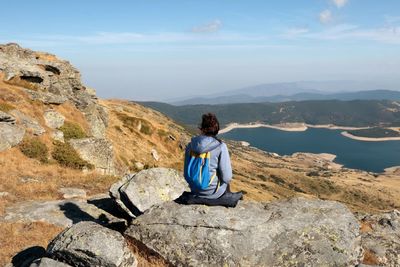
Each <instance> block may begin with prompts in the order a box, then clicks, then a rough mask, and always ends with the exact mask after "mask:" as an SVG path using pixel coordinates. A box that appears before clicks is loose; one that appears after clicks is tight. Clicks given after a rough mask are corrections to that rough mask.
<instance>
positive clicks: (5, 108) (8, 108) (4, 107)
mask: <svg viewBox="0 0 400 267" xmlns="http://www.w3.org/2000/svg"><path fill="white" fill-rule="evenodd" d="M13 109H15V107H14V106H12V105H10V104H8V103H6V102H1V103H0V110H1V111H3V112H9V111H11V110H13Z"/></svg>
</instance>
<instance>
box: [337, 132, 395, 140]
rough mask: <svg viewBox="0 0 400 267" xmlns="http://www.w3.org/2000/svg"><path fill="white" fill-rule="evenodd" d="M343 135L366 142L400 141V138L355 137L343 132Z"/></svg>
mask: <svg viewBox="0 0 400 267" xmlns="http://www.w3.org/2000/svg"><path fill="white" fill-rule="evenodd" d="M341 135H343V136H345V137H347V138H351V139H354V140H358V141H364V142H384V141H400V137H363V136H357V135H353V134H351V133H349V132H347V131H343V132H341Z"/></svg>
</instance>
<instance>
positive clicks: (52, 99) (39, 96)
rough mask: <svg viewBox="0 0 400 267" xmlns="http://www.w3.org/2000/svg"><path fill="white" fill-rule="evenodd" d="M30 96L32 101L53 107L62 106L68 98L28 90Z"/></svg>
mask: <svg viewBox="0 0 400 267" xmlns="http://www.w3.org/2000/svg"><path fill="white" fill-rule="evenodd" d="M26 92H27V93H28V95H29V96H30V98H31V99H32V100H37V101H40V102H43V103H44V104H47V105H49V104H53V105H61V104H63V103H65V102H66V101H67V100H68V98H67V97H65V96H62V95H55V94H52V93H48V92H47V93H42V92H37V91H32V90H26Z"/></svg>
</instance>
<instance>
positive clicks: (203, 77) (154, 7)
mask: <svg viewBox="0 0 400 267" xmlns="http://www.w3.org/2000/svg"><path fill="white" fill-rule="evenodd" d="M1 9H2V12H1V13H2V16H1V17H0V23H1V25H3V26H2V27H1V28H0V42H1V43H7V42H17V43H19V44H20V45H22V46H24V47H28V48H31V49H35V50H42V51H48V52H51V53H54V54H56V55H58V56H59V57H61V58H64V59H67V60H69V61H71V63H72V64H73V65H75V66H76V67H77V68H78V69H79V70H80V71H81V73H82V76H83V80H84V82H85V83H86V85H88V86H91V87H94V88H95V89H96V90H97V92H98V95H99V96H100V97H106V98H110V97H116V98H125V99H132V100H165V99H171V98H180V97H183V96H192V95H201V94H212V93H217V92H221V91H226V90H230V89H237V88H241V87H247V86H252V85H257V84H262V83H271V82H288V81H304V80H306V81H314V80H317V81H323V80H358V81H364V80H369V81H372V82H375V83H378V84H380V85H382V86H381V87H382V88H379V89H384V88H383V87H385V88H387V89H397V90H400V1H399V0H380V1H377V0H295V1H294V0H280V1H265V0H252V1H249V0H247V1H245V0H201V1H197V0H196V1H195V0H181V1H177V0H168V1H166V0H151V1H149V0H146V1H145V0H143V1H99V0H86V1H77V0H70V1H56V2H55V1H47V0H42V1H27V0H25V1H6V2H4V3H2V4H1ZM377 89H378V88H377Z"/></svg>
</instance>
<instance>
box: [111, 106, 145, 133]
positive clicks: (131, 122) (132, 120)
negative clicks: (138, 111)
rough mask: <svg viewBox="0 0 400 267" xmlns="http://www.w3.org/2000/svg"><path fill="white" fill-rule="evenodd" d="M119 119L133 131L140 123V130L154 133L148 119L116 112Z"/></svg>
mask: <svg viewBox="0 0 400 267" xmlns="http://www.w3.org/2000/svg"><path fill="white" fill-rule="evenodd" d="M116 115H117V117H118V119H119V120H120V121H121V122H122V123H123V126H124V127H125V128H128V129H129V130H130V131H131V132H133V131H135V130H137V129H138V128H139V125H140V128H139V129H140V132H141V133H143V134H146V135H151V134H152V133H153V128H152V126H151V124H150V122H148V121H147V120H144V119H140V118H136V117H131V116H128V115H126V114H124V113H120V112H119V113H116Z"/></svg>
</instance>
